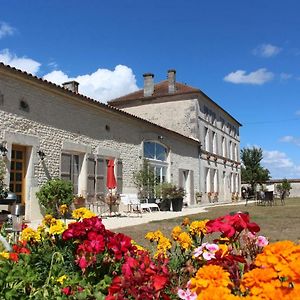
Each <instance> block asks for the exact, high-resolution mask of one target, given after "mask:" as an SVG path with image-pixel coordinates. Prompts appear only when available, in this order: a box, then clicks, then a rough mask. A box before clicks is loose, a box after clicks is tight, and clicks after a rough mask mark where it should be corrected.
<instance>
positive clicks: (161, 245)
mask: <svg viewBox="0 0 300 300" xmlns="http://www.w3.org/2000/svg"><path fill="white" fill-rule="evenodd" d="M171 248H172V244H171V241H170V240H169V239H168V238H166V237H164V236H163V235H162V236H161V237H160V239H159V241H158V244H157V252H156V253H155V255H154V257H158V256H159V255H160V254H163V255H164V256H167V251H168V250H169V249H171Z"/></svg>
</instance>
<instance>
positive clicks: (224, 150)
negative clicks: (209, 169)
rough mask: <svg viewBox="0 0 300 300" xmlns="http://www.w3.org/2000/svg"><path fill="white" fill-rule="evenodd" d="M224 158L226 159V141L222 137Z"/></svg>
mask: <svg viewBox="0 0 300 300" xmlns="http://www.w3.org/2000/svg"><path fill="white" fill-rule="evenodd" d="M222 156H223V157H226V140H225V137H224V136H223V137H222Z"/></svg>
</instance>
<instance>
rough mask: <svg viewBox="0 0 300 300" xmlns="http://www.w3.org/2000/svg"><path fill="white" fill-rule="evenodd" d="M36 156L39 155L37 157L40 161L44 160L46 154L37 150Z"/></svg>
mask: <svg viewBox="0 0 300 300" xmlns="http://www.w3.org/2000/svg"><path fill="white" fill-rule="evenodd" d="M37 154H38V155H39V157H40V159H41V160H44V158H45V156H46V154H45V153H44V152H43V151H41V150H39V151H38V152H37Z"/></svg>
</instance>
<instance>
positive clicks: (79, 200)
mask: <svg viewBox="0 0 300 300" xmlns="http://www.w3.org/2000/svg"><path fill="white" fill-rule="evenodd" d="M73 204H74V206H75V208H76V209H77V208H80V207H85V198H84V197H83V196H82V195H74V199H73Z"/></svg>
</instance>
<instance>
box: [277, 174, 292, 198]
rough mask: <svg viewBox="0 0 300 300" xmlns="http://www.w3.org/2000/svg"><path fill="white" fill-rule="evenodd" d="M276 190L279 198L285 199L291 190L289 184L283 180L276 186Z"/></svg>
mask: <svg viewBox="0 0 300 300" xmlns="http://www.w3.org/2000/svg"><path fill="white" fill-rule="evenodd" d="M276 189H277V190H278V191H279V192H280V194H281V197H282V198H285V196H286V195H287V194H288V192H289V191H290V190H291V189H292V186H291V183H290V182H289V181H288V180H287V179H286V178H285V179H283V181H282V183H279V184H277V185H276Z"/></svg>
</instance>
